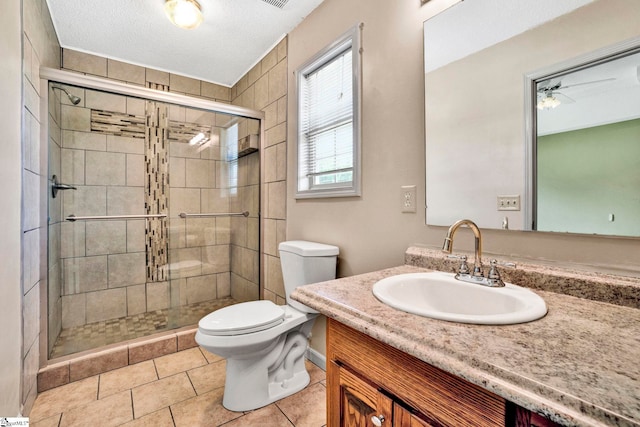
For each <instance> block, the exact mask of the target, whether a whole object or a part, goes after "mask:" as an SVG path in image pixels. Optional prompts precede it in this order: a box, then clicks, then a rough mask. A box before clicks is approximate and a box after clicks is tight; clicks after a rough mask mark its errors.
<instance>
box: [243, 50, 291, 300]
mask: <svg viewBox="0 0 640 427" xmlns="http://www.w3.org/2000/svg"><path fill="white" fill-rule="evenodd" d="M231 99H232V102H233V104H236V105H240V106H243V107H248V108H255V109H257V110H262V111H264V113H265V120H264V127H265V136H266V137H265V141H264V142H263V145H262V146H263V147H264V149H263V152H262V156H263V163H262V164H263V168H264V171H263V172H262V176H263V179H264V181H263V183H262V184H263V197H264V201H263V203H262V206H263V208H264V212H263V221H262V227H263V236H264V237H263V247H262V254H261V256H262V265H263V268H264V282H263V298H264V299H269V300H272V301H274V302H276V303H277V304H284V303H285V291H284V284H283V281H282V270H281V268H280V258H279V255H278V244H279V243H280V242H282V241H284V240H285V238H286V236H285V232H286V228H285V226H286V191H287V184H286V179H287V140H286V138H287V39H286V38H284V39H283V40H282V41H281V42H280V43H278V45H277V46H276V47H275V48H273V50H271V51H270V52H269V53H267V54H266V55H265V56H264V58H263V59H262V60H261V61H260V62H258V63H257V64H256V65H255V66H254V67H253V68H252V69H251V70H250V71H249V72H248V73H247V74H246V75H245V76H244V77H242V78H241V79H240V80H239V81H238V83H236V84H235V85H234V86H233V87H232V88H231Z"/></svg>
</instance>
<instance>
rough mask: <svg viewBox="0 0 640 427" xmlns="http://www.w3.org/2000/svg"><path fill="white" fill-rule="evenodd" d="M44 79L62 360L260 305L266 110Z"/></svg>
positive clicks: (52, 306) (54, 314) (61, 77)
mask: <svg viewBox="0 0 640 427" xmlns="http://www.w3.org/2000/svg"><path fill="white" fill-rule="evenodd" d="M43 74H44V75H43V78H44V79H45V80H46V81H47V82H48V120H49V126H48V129H49V133H48V141H49V147H48V151H49V153H48V155H49V178H50V189H51V191H50V192H49V195H48V215H49V225H48V246H49V247H48V251H49V256H48V293H47V307H48V313H47V322H46V323H47V329H48V334H47V338H48V339H47V342H48V345H47V351H48V356H49V357H48V358H49V359H55V358H59V357H62V356H67V355H69V354H73V353H77V352H81V351H85V350H90V349H94V348H97V347H102V346H105V345H109V344H114V343H118V342H123V341H127V340H130V339H134V338H139V337H142V336H147V335H150V334H154V333H158V332H163V331H168V330H171V329H175V328H180V327H183V326H188V325H193V324H196V323H197V322H198V320H199V319H200V318H201V317H202V316H204V315H205V314H207V313H209V312H211V311H213V310H215V309H217V308H220V307H224V306H226V305H229V304H232V303H235V302H240V301H248V300H255V299H259V295H260V264H259V262H260V221H259V218H260V216H259V215H260V212H259V211H260V151H259V150H258V148H259V147H258V144H259V141H260V136H261V120H262V113H261V112H259V111H254V110H250V109H244V108H240V107H236V106H233V105H228V104H222V103H217V102H213V101H207V100H203V99H200V98H193V97H188V96H183V95H178V94H174V93H170V92H167V91H166V90H168V88H166V87H163V86H161V85H156V86H154V87H150V88H143V87H135V86H131V85H126V84H121V83H118V82H113V81H109V80H105V79H99V78H94V77H90V76H83V75H79V74H74V73H68V72H65V71H59V70H46V71H44V72H43Z"/></svg>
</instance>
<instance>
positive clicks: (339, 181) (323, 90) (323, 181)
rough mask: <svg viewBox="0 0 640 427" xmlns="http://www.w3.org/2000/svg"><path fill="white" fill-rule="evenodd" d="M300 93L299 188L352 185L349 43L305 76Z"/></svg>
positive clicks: (350, 53)
mask: <svg viewBox="0 0 640 427" xmlns="http://www.w3.org/2000/svg"><path fill="white" fill-rule="evenodd" d="M300 90H301V93H300V102H301V104H302V105H301V108H300V112H301V114H300V123H299V125H300V137H301V139H302V141H301V144H300V146H299V150H300V152H299V178H300V179H299V189H301V190H308V189H313V188H318V187H336V186H341V185H342V186H344V185H351V183H352V181H353V167H354V138H353V111H354V110H353V68H352V48H351V44H350V43H349V44H348V45H347V46H345V47H344V49H343V50H341V51H339V52H338V53H337V54H336V55H335V56H333V57H332V58H329V60H328V61H326V62H325V63H323V64H322V65H321V66H319V67H318V68H316V69H314V70H312V71H310V72H308V73H307V74H305V75H304V76H303V79H302V84H301V87H300ZM305 181H306V182H305ZM300 187H302V188H300ZM304 187H306V188H304Z"/></svg>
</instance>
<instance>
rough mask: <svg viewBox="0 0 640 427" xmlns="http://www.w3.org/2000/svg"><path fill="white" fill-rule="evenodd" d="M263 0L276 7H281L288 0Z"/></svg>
mask: <svg viewBox="0 0 640 427" xmlns="http://www.w3.org/2000/svg"><path fill="white" fill-rule="evenodd" d="M262 1H263V2H265V3H267V4H270V5H271V6H275V7H277V8H278V9H282V8H283V7H285V5H286V4H287V3H288V2H289V0H262Z"/></svg>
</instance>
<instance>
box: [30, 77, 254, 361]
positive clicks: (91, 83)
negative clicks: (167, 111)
mask: <svg viewBox="0 0 640 427" xmlns="http://www.w3.org/2000/svg"><path fill="white" fill-rule="evenodd" d="M51 82H55V83H62V84H69V85H72V86H79V87H82V88H85V89H94V90H100V91H104V92H108V93H114V94H118V95H125V96H133V97H137V98H142V99H146V100H151V101H158V102H163V103H168V104H174V105H179V106H182V107H189V108H195V109H200V110H206V111H210V112H216V113H223V114H230V115H236V116H240V117H245V118H250V119H256V120H258V121H259V122H260V138H259V147H258V151H259V152H260V153H261V152H262V150H263V149H264V141H265V129H264V119H265V114H264V112H263V111H260V110H254V109H251V108H246V107H240V106H237V105H232V104H225V103H222V102H216V101H209V100H206V99H202V98H196V97H193V96H188V95H182V94H179V93H173V92H162V91H158V90H154V89H149V88H146V87H144V86H134V85H131V84H127V83H121V82H118V81H115V80H109V79H105V78H101V77H95V76H88V75H84V74H78V73H74V72H70V71H65V70H59V69H53V68H46V67H42V68H40V93H41V104H40V113H41V117H46V120H47V126H46V127H42V129H43V130H42V133H41V140H42V141H43V142H42V143H44V144H47V146H48V143H49V130H48V129H49V125H48V122H49V111H48V110H49V90H48V87H49V83H51ZM48 156H49V152H48V149H47V157H48ZM259 159H260V185H259V187H260V190H259V199H260V202H259V206H260V208H259V212H258V221H259V238H258V257H259V260H260V262H259V289H258V295H259V296H261V295H262V287H263V283H264V267H263V265H262V264H263V263H262V255H263V252H262V251H263V242H264V227H263V224H262V212H266V206H264V203H265V197H264V194H263V192H264V186H263V183H264V179H265V177H264V170H265V168H264V161H265V159H264V156H263V155H262V154H260V155H259ZM44 194H48V188H47V191H46V192H45V193H44ZM48 209H49V208H48V206H47V212H48ZM47 215H48V213H47ZM46 232H47V242H48V241H49V227H48V226H47V230H46ZM41 257H45V259H47V275H48V262H49V261H48V260H49V245H48V244H47V252H46V254H43V255H41ZM47 288H48V279H47ZM48 299H49V295H48V292H47V293H46V295H45V297H44V298H43V297H42V296H41V298H40V312H41V313H42V312H43V311H44V312H45V313H46V316H42V314H41V315H40V331H41V333H40V367H44V366H47V365H49V364H51V363H55V362H56V361H57V359H49V352H48V348H49V321H48V319H49V304H48ZM43 332H44V334H43ZM90 351H93V350H90ZM82 353H86V352H82ZM68 358H69V356H64V357H63V359H68Z"/></svg>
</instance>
